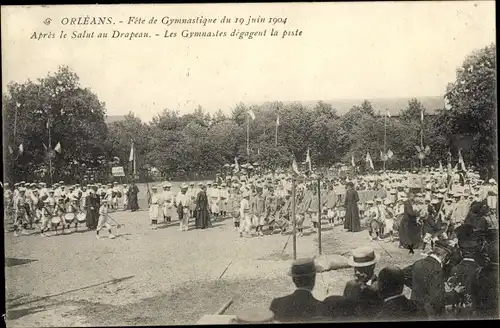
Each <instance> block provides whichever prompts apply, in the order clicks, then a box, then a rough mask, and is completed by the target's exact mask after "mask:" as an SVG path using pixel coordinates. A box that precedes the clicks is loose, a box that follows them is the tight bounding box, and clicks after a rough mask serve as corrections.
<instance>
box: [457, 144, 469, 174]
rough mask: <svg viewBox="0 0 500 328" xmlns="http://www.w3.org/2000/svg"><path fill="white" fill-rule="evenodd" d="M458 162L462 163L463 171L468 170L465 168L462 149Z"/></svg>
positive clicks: (459, 152)
mask: <svg viewBox="0 0 500 328" xmlns="http://www.w3.org/2000/svg"><path fill="white" fill-rule="evenodd" d="M458 163H459V164H460V168H461V169H462V171H464V172H467V170H466V169H465V162H464V158H463V157H462V152H461V151H460V149H459V150H458Z"/></svg>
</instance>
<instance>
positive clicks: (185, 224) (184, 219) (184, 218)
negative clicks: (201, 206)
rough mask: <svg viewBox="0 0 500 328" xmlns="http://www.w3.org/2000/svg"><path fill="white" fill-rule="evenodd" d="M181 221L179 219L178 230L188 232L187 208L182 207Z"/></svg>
mask: <svg viewBox="0 0 500 328" xmlns="http://www.w3.org/2000/svg"><path fill="white" fill-rule="evenodd" d="M182 214H183V215H182V219H181V218H179V222H180V230H181V231H184V230H188V225H189V208H187V207H183V208H182Z"/></svg>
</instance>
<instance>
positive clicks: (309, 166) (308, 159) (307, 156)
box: [306, 148, 312, 172]
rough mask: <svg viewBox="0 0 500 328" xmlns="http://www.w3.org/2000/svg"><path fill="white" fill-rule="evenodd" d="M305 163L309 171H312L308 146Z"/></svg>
mask: <svg viewBox="0 0 500 328" xmlns="http://www.w3.org/2000/svg"><path fill="white" fill-rule="evenodd" d="M306 163H307V164H308V168H309V172H312V165H311V155H310V154H309V148H307V154H306Z"/></svg>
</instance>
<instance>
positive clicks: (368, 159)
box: [366, 152, 375, 170]
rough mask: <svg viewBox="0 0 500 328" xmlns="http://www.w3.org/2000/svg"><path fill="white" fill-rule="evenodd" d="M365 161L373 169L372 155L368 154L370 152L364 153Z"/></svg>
mask: <svg viewBox="0 0 500 328" xmlns="http://www.w3.org/2000/svg"><path fill="white" fill-rule="evenodd" d="M366 162H367V163H368V165H370V167H371V168H372V170H374V169H375V168H374V166H373V161H372V157H371V156H370V152H367V153H366Z"/></svg>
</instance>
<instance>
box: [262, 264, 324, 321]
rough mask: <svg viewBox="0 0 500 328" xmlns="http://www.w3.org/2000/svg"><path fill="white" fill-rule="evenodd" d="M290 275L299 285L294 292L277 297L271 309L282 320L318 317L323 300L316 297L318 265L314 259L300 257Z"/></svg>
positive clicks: (305, 319)
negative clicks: (314, 294)
mask: <svg viewBox="0 0 500 328" xmlns="http://www.w3.org/2000/svg"><path fill="white" fill-rule="evenodd" d="M289 275H290V276H291V277H292V280H293V283H294V284H295V286H296V287H297V289H296V290H295V292H293V294H290V295H287V296H284V297H279V298H275V299H273V300H272V302H271V306H270V310H271V311H273V313H274V318H275V320H277V321H281V322H300V321H307V320H311V319H313V318H317V317H318V316H319V315H320V314H321V307H322V303H321V301H319V300H317V299H316V298H314V296H313V295H312V293H311V292H312V290H313V288H314V285H315V283H316V266H315V264H314V260H313V259H299V260H297V261H295V262H294V263H293V264H292V269H291V270H290V273H289Z"/></svg>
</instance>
